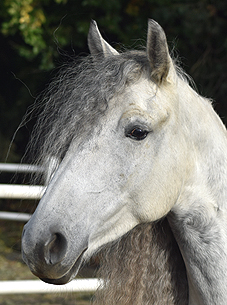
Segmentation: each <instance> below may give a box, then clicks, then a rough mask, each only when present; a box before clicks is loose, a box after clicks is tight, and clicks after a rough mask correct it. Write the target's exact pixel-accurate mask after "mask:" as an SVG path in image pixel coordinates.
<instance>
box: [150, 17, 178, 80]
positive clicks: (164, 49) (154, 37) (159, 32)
mask: <svg viewBox="0 0 227 305" xmlns="http://www.w3.org/2000/svg"><path fill="white" fill-rule="evenodd" d="M147 58H148V60H149V63H150V66H151V77H152V78H153V80H154V81H155V82H156V83H157V84H158V85H160V84H161V83H162V82H163V81H165V80H166V79H167V77H168V74H169V72H170V70H171V69H174V68H173V63H172V59H171V57H170V55H169V49H168V45H167V41H166V35H165V32H164V31H163V29H162V27H161V26H160V25H159V24H158V23H157V22H156V21H154V20H152V19H149V20H148V33H147Z"/></svg>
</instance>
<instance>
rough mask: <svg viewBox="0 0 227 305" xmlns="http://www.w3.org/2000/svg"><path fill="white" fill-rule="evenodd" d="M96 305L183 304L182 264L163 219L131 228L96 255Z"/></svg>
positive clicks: (185, 293) (185, 301) (184, 281)
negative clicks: (98, 283) (98, 280)
mask: <svg viewBox="0 0 227 305" xmlns="http://www.w3.org/2000/svg"><path fill="white" fill-rule="evenodd" d="M100 260H101V268H100V270H99V272H98V275H99V276H100V277H101V278H102V279H104V287H102V289H100V290H99V291H98V292H97V293H96V299H95V301H94V304H96V305H116V304H118V305H132V304H133V305H141V304H143V305H151V304H152V305H163V304H168V305H186V304H188V285H187V276H186V269H185V265H184V262H183V259H182V256H181V253H180V251H179V248H178V245H177V243H176V241H175V239H174V237H173V234H172V232H171V229H170V227H169V224H168V221H167V219H164V220H161V221H159V222H156V223H144V224H140V225H138V226H137V227H135V228H134V229H133V230H131V231H130V232H128V233H127V234H126V235H125V236H123V237H122V238H121V239H119V240H118V241H116V242H114V243H112V244H110V245H107V246H106V247H105V248H104V249H103V250H102V251H101V253H100Z"/></svg>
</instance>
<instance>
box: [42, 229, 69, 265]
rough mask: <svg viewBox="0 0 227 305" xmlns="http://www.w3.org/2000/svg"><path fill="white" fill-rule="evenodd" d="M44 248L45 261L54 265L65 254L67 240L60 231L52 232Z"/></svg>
mask: <svg viewBox="0 0 227 305" xmlns="http://www.w3.org/2000/svg"><path fill="white" fill-rule="evenodd" d="M44 248H45V250H44V251H45V260H46V263H47V264H48V265H55V264H57V263H59V262H61V261H62V260H63V258H64V256H65V254H66V251H67V240H66V238H65V237H64V235H62V234H61V233H54V234H52V236H51V238H50V240H49V241H48V242H47V243H46V244H45V246H44Z"/></svg>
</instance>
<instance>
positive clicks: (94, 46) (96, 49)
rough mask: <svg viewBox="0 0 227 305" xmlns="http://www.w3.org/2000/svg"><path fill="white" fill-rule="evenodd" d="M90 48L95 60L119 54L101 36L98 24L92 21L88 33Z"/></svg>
mask: <svg viewBox="0 0 227 305" xmlns="http://www.w3.org/2000/svg"><path fill="white" fill-rule="evenodd" d="M88 47H89V50H90V52H91V55H92V56H93V58H94V59H95V60H97V59H100V58H103V57H107V56H109V55H117V54H119V53H118V52H117V51H116V50H115V49H114V48H112V47H111V45H109V44H108V43H107V42H106V41H105V40H104V39H103V38H102V36H101V34H100V32H99V29H98V26H97V23H96V22H95V21H94V20H92V21H91V24H90V29H89V32H88Z"/></svg>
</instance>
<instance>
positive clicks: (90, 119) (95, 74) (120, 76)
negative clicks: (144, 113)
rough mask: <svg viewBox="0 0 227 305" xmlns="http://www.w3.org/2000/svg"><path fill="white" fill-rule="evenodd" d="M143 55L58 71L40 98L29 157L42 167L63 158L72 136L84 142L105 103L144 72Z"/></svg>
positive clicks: (75, 64) (131, 54) (87, 62)
mask: <svg viewBox="0 0 227 305" xmlns="http://www.w3.org/2000/svg"><path fill="white" fill-rule="evenodd" d="M148 69H149V65H148V62H147V58H146V55H145V53H144V52H135V51H134V52H126V53H122V54H120V55H117V56H110V57H108V58H105V59H103V60H102V61H100V62H96V63H93V62H92V58H91V57H90V56H88V57H86V58H84V59H82V60H81V61H80V62H78V60H77V61H74V62H72V63H70V64H69V65H67V67H64V68H63V69H61V71H60V72H59V73H58V75H57V76H56V77H55V79H54V80H53V81H52V83H51V84H50V85H49V88H48V90H47V91H46V92H45V94H44V95H43V96H42V103H41V105H42V111H41V113H40V115H39V117H38V120H37V124H36V126H35V128H34V132H33V135H32V139H31V145H30V148H31V149H30V154H31V156H32V159H33V160H36V161H35V162H36V163H39V164H45V163H46V162H47V160H48V159H49V157H50V156H55V157H56V158H59V159H62V158H63V157H64V155H65V153H66V151H67V149H68V147H69V145H70V143H71V141H72V139H73V138H74V137H81V136H82V138H83V139H84V138H85V139H87V138H88V136H89V134H90V133H91V131H92V129H93V128H94V125H95V124H97V122H98V121H99V117H100V116H101V115H102V114H104V112H105V109H106V108H107V107H108V101H109V100H110V99H111V98H112V97H113V96H114V95H115V94H116V93H120V92H122V91H123V90H124V88H125V86H126V85H127V84H128V83H131V82H133V81H136V80H137V79H138V78H139V77H140V76H141V73H147V70H148Z"/></svg>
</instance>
